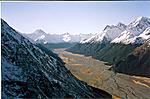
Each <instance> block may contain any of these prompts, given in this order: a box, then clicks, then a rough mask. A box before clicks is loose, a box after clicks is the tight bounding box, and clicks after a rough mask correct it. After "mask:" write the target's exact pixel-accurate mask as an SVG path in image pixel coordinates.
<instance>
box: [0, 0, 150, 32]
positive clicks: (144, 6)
mask: <svg viewBox="0 0 150 99" xmlns="http://www.w3.org/2000/svg"><path fill="white" fill-rule="evenodd" d="M1 9H2V10H1V14H2V18H3V19H4V20H5V21H7V22H8V24H10V25H11V26H12V27H13V28H14V29H16V30H18V31H19V32H22V33H32V32H34V31H35V30H36V29H42V30H44V31H45V32H46V33H51V34H54V33H57V34H62V33H66V32H69V33H70V34H79V33H83V34H85V33H99V32H100V31H101V30H102V29H103V28H104V27H105V26H106V25H111V24H117V23H118V22H120V20H121V22H122V23H124V24H128V23H129V22H130V21H133V20H134V19H136V18H137V17H139V16H145V17H150V2H149V1H134V2H133V1H129V2H127V1H123V2H2V3H1Z"/></svg>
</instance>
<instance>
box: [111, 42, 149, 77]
mask: <svg viewBox="0 0 150 99" xmlns="http://www.w3.org/2000/svg"><path fill="white" fill-rule="evenodd" d="M114 69H115V70H116V71H117V72H121V73H125V74H130V75H140V76H147V77H150V72H149V71H150V44H149V43H148V42H146V43H145V44H143V45H141V46H140V47H137V48H136V49H135V50H134V51H133V52H132V53H130V54H129V55H128V56H127V57H126V58H125V59H122V60H121V61H119V62H118V63H117V64H116V65H115V67H114Z"/></svg>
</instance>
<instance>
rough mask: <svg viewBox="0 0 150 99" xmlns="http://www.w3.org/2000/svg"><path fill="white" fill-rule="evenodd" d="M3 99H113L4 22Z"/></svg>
mask: <svg viewBox="0 0 150 99" xmlns="http://www.w3.org/2000/svg"><path fill="white" fill-rule="evenodd" d="M1 46H2V53H1V54H2V63H1V66H2V98H3V99H8V98H36V99H38V98H40V99H48V98H81V97H82V98H111V95H110V94H108V93H106V92H104V91H102V90H99V89H96V88H94V87H90V86H89V85H87V84H86V83H84V82H82V81H80V80H78V79H77V78H75V77H74V76H73V75H72V74H71V72H70V71H69V70H67V69H66V68H65V67H64V65H63V64H64V63H63V62H62V61H60V59H58V58H57V56H54V55H53V54H50V53H49V54H47V53H46V51H42V50H41V49H39V48H38V47H36V46H34V45H33V44H32V43H31V42H30V41H29V40H28V39H26V38H24V37H23V36H22V35H20V34H19V33H18V32H17V31H16V30H14V29H13V28H11V27H10V26H9V25H8V24H7V23H6V22H5V21H4V20H2V19H1Z"/></svg>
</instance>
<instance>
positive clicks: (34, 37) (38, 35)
mask: <svg viewBox="0 0 150 99" xmlns="http://www.w3.org/2000/svg"><path fill="white" fill-rule="evenodd" d="M23 35H24V36H25V37H27V38H28V39H30V41H31V42H33V43H44V44H46V43H65V42H66V43H74V42H80V41H81V40H84V39H85V38H88V37H91V36H92V35H93V34H81V33H80V34H76V35H72V34H70V33H68V32H67V33H63V34H49V33H45V32H44V31H43V30H41V29H37V30H35V31H34V32H33V33H30V34H25V33H24V34H23Z"/></svg>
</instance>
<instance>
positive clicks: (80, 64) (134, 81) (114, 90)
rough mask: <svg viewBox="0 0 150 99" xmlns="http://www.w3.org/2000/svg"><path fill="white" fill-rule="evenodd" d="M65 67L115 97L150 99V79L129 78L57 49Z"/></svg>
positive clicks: (100, 62)
mask: <svg viewBox="0 0 150 99" xmlns="http://www.w3.org/2000/svg"><path fill="white" fill-rule="evenodd" d="M54 52H55V53H57V54H58V55H59V56H60V57H61V58H62V59H63V61H64V62H65V63H66V64H65V66H66V67H67V68H68V69H69V70H70V71H71V72H72V74H74V76H76V77H77V78H78V79H80V80H82V81H85V82H87V83H88V84H89V85H91V86H94V87H97V88H100V89H102V90H105V91H107V92H108V93H110V94H112V95H113V96H114V98H115V97H121V98H125V99H149V97H150V78H146V77H139V76H129V75H125V74H120V73H114V72H113V71H109V70H108V69H109V68H110V67H109V66H107V65H105V64H104V62H102V61H99V60H96V59H93V58H92V57H86V56H84V55H79V54H73V53H70V52H67V51H65V49H55V50H54Z"/></svg>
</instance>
